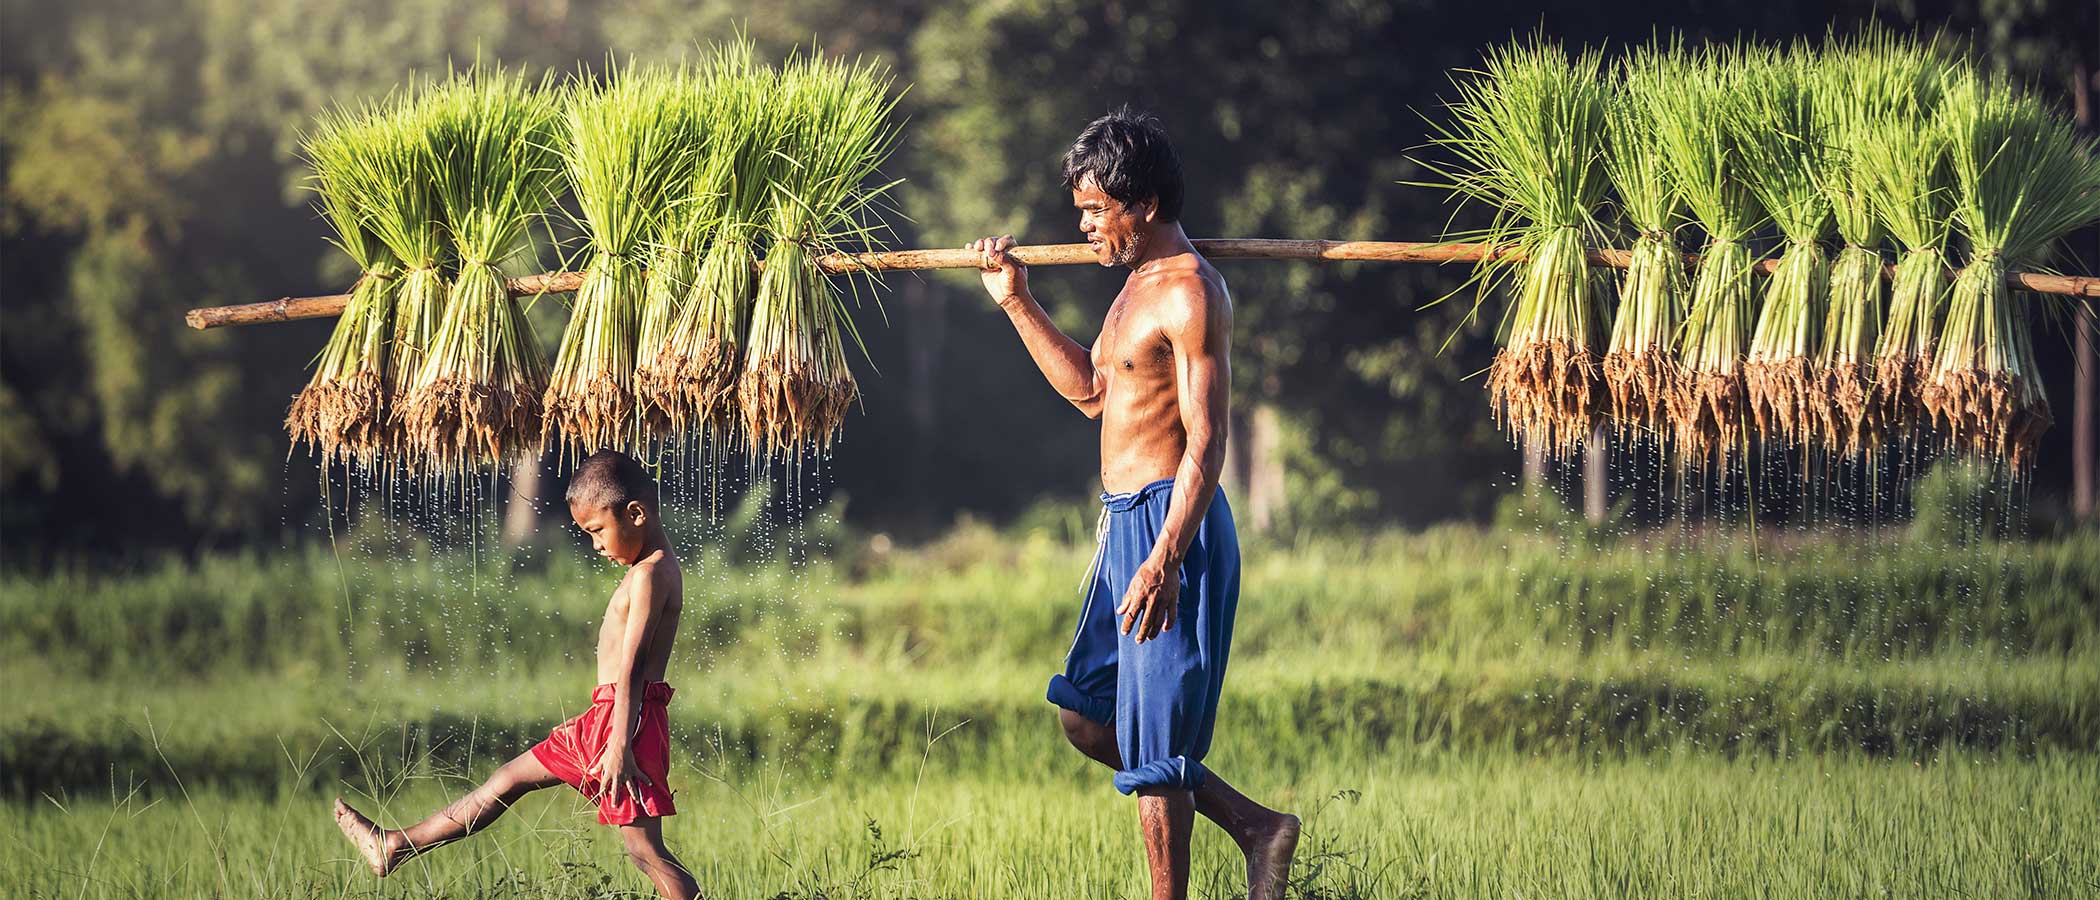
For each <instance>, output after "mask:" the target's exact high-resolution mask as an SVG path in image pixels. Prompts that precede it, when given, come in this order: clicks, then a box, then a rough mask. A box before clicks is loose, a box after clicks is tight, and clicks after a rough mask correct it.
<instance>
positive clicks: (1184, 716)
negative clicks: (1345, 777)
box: [968, 111, 1298, 900]
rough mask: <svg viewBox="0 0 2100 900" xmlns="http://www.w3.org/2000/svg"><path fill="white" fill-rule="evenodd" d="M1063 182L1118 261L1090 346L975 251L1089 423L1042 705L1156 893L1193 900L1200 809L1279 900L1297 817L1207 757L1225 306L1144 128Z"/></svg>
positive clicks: (1216, 684)
mask: <svg viewBox="0 0 2100 900" xmlns="http://www.w3.org/2000/svg"><path fill="white" fill-rule="evenodd" d="M1064 181H1065V186H1066V187H1068V188H1070V189H1071V191H1072V205H1073V206H1075V207H1078V209H1079V230H1080V231H1081V232H1082V233H1084V234H1085V235H1086V239H1087V243H1088V244H1089V245H1090V246H1091V247H1092V248H1093V250H1094V253H1095V255H1096V257H1097V258H1098V259H1099V260H1100V262H1101V265H1103V266H1121V267H1124V268H1127V269H1129V270H1130V277H1129V278H1128V279H1127V280H1126V281H1125V282H1124V283H1123V290H1122V292H1121V293H1119V294H1117V295H1116V299H1115V302H1114V303H1112V304H1110V305H1109V308H1108V318H1107V320H1106V321H1105V322H1103V323H1102V326H1101V336H1100V338H1099V339H1098V340H1096V341H1095V343H1094V347H1093V349H1092V350H1091V351H1089V350H1088V349H1087V348H1085V347H1082V346H1080V345H1079V344H1078V343H1077V342H1075V341H1073V340H1072V339H1071V338H1069V337H1066V336H1065V335H1064V333H1063V332H1060V331H1058V329H1057V326H1055V325H1053V324H1051V322H1050V317H1049V316H1048V315H1047V314H1045V313H1044V312H1043V307H1042V305H1041V304H1039V303H1037V302H1036V300H1035V297H1034V296H1032V295H1031V294H1030V293H1029V291H1028V269H1027V267H1025V266H1022V265H1021V264H1019V263H1017V262H1015V261H1014V260H1013V258H1012V257H1011V256H1010V255H1009V254H1008V253H1007V251H1008V250H1009V249H1011V248H1012V247H1013V246H1014V240H1013V237H1012V236H1011V235H1008V236H1005V237H996V238H984V239H981V240H977V241H972V242H970V244H969V245H968V249H972V250H976V251H978V252H979V253H981V254H983V260H982V262H981V264H980V265H981V266H982V271H981V273H980V274H981V276H982V277H983V280H984V286H985V290H987V291H989V292H990V293H991V295H992V298H993V299H994V300H997V301H998V302H999V308H1001V309H1003V310H1005V311H1006V314H1007V316H1008V317H1009V318H1011V319H1012V320H1013V323H1014V328H1015V330H1017V331H1018V332H1020V335H1021V342H1022V343H1023V344H1026V345H1027V347H1028V353H1029V355H1030V356H1031V357H1033V358H1034V359H1035V364H1036V366H1037V367H1038V368H1040V369H1042V371H1043V377H1045V378H1047V379H1049V381H1050V385H1051V386H1052V387H1054V388H1056V389H1057V392H1058V393H1059V394H1060V395H1062V396H1063V397H1064V398H1065V399H1066V400H1070V401H1071V402H1072V405H1073V406H1076V407H1078V408H1079V411H1080V412H1083V413H1085V414H1086V415H1087V417H1088V418H1097V419H1100V420H1101V485H1102V488H1103V490H1104V493H1102V495H1101V501H1102V504H1103V509H1102V513H1101V525H1100V529H1099V532H1100V547H1099V549H1098V551H1097V553H1096V555H1095V558H1094V564H1093V571H1092V572H1091V573H1090V574H1089V576H1088V585H1087V593H1086V600H1085V602H1084V604H1083V605H1082V607H1081V610H1080V614H1079V625H1078V628H1077V630H1076V631H1075V633H1074V636H1073V642H1072V648H1071V651H1070V652H1069V654H1068V655H1067V657H1066V660H1065V671H1064V673H1063V674H1060V675H1056V676H1053V677H1052V678H1051V679H1050V689H1049V700H1050V702H1052V703H1054V704H1056V705H1058V706H1059V707H1061V708H1060V709H1059V710H1058V717H1059V719H1060V720H1061V721H1062V723H1063V725H1064V729H1065V736H1066V738H1068V739H1069V740H1070V741H1071V742H1072V746H1074V747H1077V748H1078V749H1079V751H1080V752H1082V753H1084V754H1086V755H1087V756H1089V757H1091V758H1093V759H1095V760H1098V761H1100V762H1101V763H1102V764H1103V765H1106V766H1108V767H1109V768H1111V769H1114V770H1116V774H1115V779H1114V781H1115V787H1116V789H1117V790H1118V791H1121V792H1123V793H1125V794H1130V793H1135V794H1137V795H1138V826H1139V832H1140V833H1141V834H1142V836H1143V838H1144V843H1145V856H1146V859H1147V861H1148V863H1149V864H1150V869H1151V875H1152V896H1153V898H1154V900H1181V898H1184V897H1186V896H1187V895H1188V877H1189V831H1190V829H1191V827H1192V824H1193V821H1194V816H1193V813H1202V814H1203V816H1204V817H1205V818H1208V819H1210V820H1211V821H1212V822H1215V823H1217V825H1218V826H1219V827H1220V828H1223V829H1225V833H1226V834H1228V835H1231V836H1232V839H1233V841H1234V842H1235V843H1237V844H1238V845H1239V848H1240V851H1241V852H1242V853H1244V854H1245V855H1246V857H1247V890H1248V895H1249V896H1250V897H1251V898H1253V900H1281V898H1282V897H1283V893H1284V888H1285V886H1286V885H1287V883H1288V882H1289V878H1290V865H1291V855H1292V853H1293V852H1294V851H1295V850H1296V849H1297V846H1298V818H1297V817H1296V816H1292V815H1289V814H1286V813H1281V812H1277V811H1276V810H1272V809H1269V808H1267V807H1265V806H1262V805H1261V804H1259V803H1256V802H1254V801H1253V800H1250V799H1248V798H1247V797H1246V796H1245V795H1243V794H1241V793H1240V792H1238V791H1236V790H1233V788H1232V786H1231V785H1229V784H1226V783H1225V780H1224V779H1223V778H1220V777H1218V774H1217V773H1216V772H1213V771H1211V770H1209V769H1208V768H1207V767H1205V766H1204V765H1203V763H1202V759H1203V755H1204V753H1205V751H1207V750H1208V749H1209V747H1210V736H1211V725H1212V722H1213V719H1214V718H1215V717H1216V714H1217V709H1218V693H1219V689H1220V688H1221V687H1222V686H1223V684H1224V678H1225V658H1226V651H1227V649H1228V647H1229V646H1230V644H1231V640H1232V617H1233V611H1234V609H1235V607H1236V606H1237V605H1238V602H1239V542H1238V539H1237V538H1236V537H1235V536H1234V533H1233V526H1232V511H1231V509H1230V508H1229V507H1228V506H1227V505H1226V502H1225V495H1224V493H1223V492H1222V491H1220V490H1219V489H1218V475H1219V472H1220V471H1221V470H1222V469H1223V467H1224V464H1225V428H1226V409H1227V403H1228V388H1229V387H1230V385H1231V381H1232V379H1231V368H1230V363H1229V361H1228V345H1229V343H1230V340H1231V334H1232V298H1231V296H1230V295H1228V294H1227V293H1226V290H1225V279H1224V277H1223V276H1221V275H1219V274H1218V270H1216V269H1214V268H1212V267H1211V265H1210V263H1209V262H1208V261H1206V260H1204V258H1203V257H1201V256H1199V255H1197V253H1196V249H1195V247H1194V246H1192V245H1191V244H1190V243H1189V240H1188V236H1187V235H1186V234H1184V233H1182V230H1181V223H1180V215H1181V191H1182V188H1181V164H1180V162H1179V160H1178V159H1177V158H1176V156H1175V154H1174V149H1173V147H1172V146H1171V145H1170V144H1169V143H1168V142H1167V135H1166V132H1165V131H1164V130H1163V129H1162V128H1161V127H1160V126H1159V123H1158V122H1157V121H1156V120H1153V119H1152V118H1150V117H1147V116H1139V115H1135V114H1132V113H1130V112H1128V111H1119V112H1116V113H1112V114H1110V115H1107V116H1103V117H1101V118H1099V119H1096V120H1094V122H1093V123H1092V124H1090V125H1088V126H1087V127H1086V130H1085V131H1082V132H1080V134H1079V138H1078V140H1076V141H1074V142H1073V144H1072V148H1071V150H1069V151H1067V152H1066V154H1065V158H1064ZM1110 601H1116V602H1115V605H1114V607H1113V608H1111V607H1110V605H1109V603H1110Z"/></svg>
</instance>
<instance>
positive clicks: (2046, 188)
mask: <svg viewBox="0 0 2100 900" xmlns="http://www.w3.org/2000/svg"><path fill="white" fill-rule="evenodd" d="M1938 122H1939V125H1940V127H1941V128H1944V129H1946V131H1947V136H1948V145H1949V151H1950V154H1949V159H1950V168H1951V170H1952V172H1953V175H1954V205H1953V208H1954V223H1955V229H1956V230H1957V231H1959V232H1960V233H1961V235H1962V237H1963V238H1965V239H1966V240H1967V243H1968V246H1969V260H1968V266H1967V267H1966V268H1963V269H1962V271H1961V273H1960V274H1959V275H1957V276H1956V277H1955V279H1954V293H1953V298H1952V300H1951V301H1950V302H1949V304H1948V309H1947V321H1946V326H1945V328H1943V329H1942V330H1941V332H1940V342H1939V347H1938V352H1937V355H1936V356H1935V357H1934V359H1933V366H1932V372H1931V375H1930V377H1929V379H1928V380H1927V381H1926V383H1925V385H1924V388H1923V390H1922V396H1923V399H1924V402H1925V406H1926V408H1927V409H1928V410H1929V411H1930V412H1931V413H1932V415H1933V416H1934V417H1935V419H1936V420H1937V421H1938V422H1939V423H1941V424H1942V425H1943V426H1944V427H1945V429H1946V430H1947V436H1948V438H1949V439H1950V440H1951V441H1952V442H1953V444H1954V446H1956V447H1958V448H1960V449H1962V450H1965V451H1968V452H1970V453H1973V454H1976V455H1978V456H1982V457H1985V458H1992V459H1995V460H1998V461H2003V462H2005V463H2008V464H2009V465H2010V466H2011V467H2012V468H2013V469H2015V470H2018V469H2020V468H2021V467H2022V466H2023V465H2024V464H2025V463H2027V462H2028V461H2029V460H2031V458H2032V456H2033V451H2034V448H2035V444H2036V443H2037V442H2038V441H2039V440H2040V438H2041V435H2042V433H2043V432H2044V431H2046V430H2047V429H2048V427H2049V425H2050V423H2051V418H2050V414H2049V399H2048V397H2047V395H2045V394H2044V393H2043V391H2042V382H2041V377H2040V372H2039V371H2038V370H2037V369H2036V367H2035V360H2034V346H2033V343H2034V341H2033V329H2032V326H2031V325H2030V323H2029V321H2028V317H2027V315H2026V312H2027V311H2026V301H2025V300H2024V299H2022V298H2016V297H2015V295H2014V294H2013V292H2012V290H2011V289H2009V288H2008V287H2007V286H2006V283H2005V276H2006V273H2007V272H2008V271H2015V270H2019V269H2034V268H2039V267H2041V266H2043V265H2044V264H2045V263H2047V262H2048V255H2049V253H2050V251H2051V250H2052V249H2053V247H2054V245H2055V243H2056V242H2057V241H2058V240H2059V239H2060V238H2062V237H2063V236H2064V235H2066V234H2068V233H2070V232H2071V231H2073V230H2075V229H2077V228H2079V227H2081V226H2083V225H2085V224H2087V223H2089V222H2093V221H2095V220H2100V160H2096V159H2095V146H2094V142H2093V141H2092V140H2091V139H2090V138H2084V137H2081V136H2080V135H2079V134H2078V132H2077V130H2076V127H2075V126H2074V125H2072V123H2071V122H2070V120H2069V118H2068V117H2066V116H2064V115H2063V114H2062V113H2060V112H2058V111H2056V110H2054V109H2051V108H2050V107H2048V106H2047V105H2045V104H2044V103H2043V102H2042V101H2041V100H2039V99H2038V98H2036V97H2034V96H2032V95H2030V94H2028V93H2026V92H2024V91H2021V90H2019V89H2017V88H2015V87H2014V86H2013V85H2011V84H2010V83H2008V82H2006V81H2005V80H2004V79H2002V78H1993V77H1987V76H1983V75H1978V74H1975V73H1972V72H1962V73H1960V74H1959V75H1957V76H1956V77H1954V78H1951V79H1949V82H1948V85H1947V90H1946V92H1945V94H1944V97H1943V100H1942V102H1941V104H1940V108H1939V118H1938Z"/></svg>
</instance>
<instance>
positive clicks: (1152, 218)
mask: <svg viewBox="0 0 2100 900" xmlns="http://www.w3.org/2000/svg"><path fill="white" fill-rule="evenodd" d="M1135 205H1137V206H1141V207H1144V214H1143V215H1140V216H1138V218H1140V219H1142V220H1144V222H1145V224H1147V225H1157V224H1159V198H1158V197H1154V198H1152V199H1150V200H1139V201H1138V202H1137V203H1136V204H1135ZM1132 211H1133V212H1135V211H1136V210H1132Z"/></svg>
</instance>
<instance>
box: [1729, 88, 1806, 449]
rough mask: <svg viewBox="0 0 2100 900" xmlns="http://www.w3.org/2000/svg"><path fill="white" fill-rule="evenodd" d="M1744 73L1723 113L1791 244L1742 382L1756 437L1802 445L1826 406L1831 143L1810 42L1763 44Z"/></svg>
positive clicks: (1748, 171) (1755, 185) (1768, 295)
mask: <svg viewBox="0 0 2100 900" xmlns="http://www.w3.org/2000/svg"><path fill="white" fill-rule="evenodd" d="M1742 66H1743V81H1742V83H1741V85H1740V87H1739V90H1738V91H1737V92H1736V93H1735V95H1734V98H1733V99H1734V102H1731V103H1729V104H1727V105H1726V106H1725V107H1724V109H1725V110H1726V113H1725V115H1726V117H1727V120H1728V123H1729V128H1730V130H1732V131H1733V132H1734V134H1735V139H1736V146H1737V147H1738V148H1739V149H1740V150H1741V152H1742V158H1743V172H1744V174H1745V175H1746V176H1747V178H1748V181H1749V185H1750V190H1751V191H1753V192H1754V193H1756V194H1757V199H1758V203H1760V204H1761V205H1763V206H1764V208H1765V211H1766V213H1767V214H1768V215H1770V216H1771V217H1772V224H1773V225H1774V226H1775V227H1777V228H1778V229H1779V233H1780V237H1781V239H1782V240H1784V241H1785V244H1786V247H1785V250H1784V251H1783V252H1781V254H1780V256H1779V267H1778V268H1777V269H1774V270H1773V272H1772V278H1771V280H1769V281H1767V282H1766V283H1765V298H1764V305H1763V306H1762V308H1761V309H1760V310H1759V313H1758V317H1757V328H1756V331H1755V332H1754V333H1752V334H1751V336H1750V351H1749V354H1748V355H1747V356H1746V357H1745V359H1744V361H1743V387H1744V390H1745V392H1746V395H1747V397H1748V399H1749V401H1750V413H1751V419H1752V421H1753V422H1754V423H1755V425H1756V426H1757V432H1758V435H1759V437H1761V438H1764V439H1767V440H1780V441H1788V442H1800V443H1802V444H1804V445H1805V444H1806V443H1807V442H1808V441H1809V439H1810V438H1811V437H1812V436H1814V434H1815V427H1816V425H1817V422H1818V417H1817V415H1816V413H1815V412H1814V411H1815V410H1817V409H1820V408H1821V407H1822V406H1823V402H1822V400H1821V394H1822V390H1821V385H1820V384H1819V382H1818V378H1817V375H1816V372H1815V370H1814V367H1813V365H1812V360H1811V358H1812V357H1813V355H1814V354H1815V353H1816V350H1817V347H1818V341H1819V339H1820V335H1819V330H1820V327H1821V325H1822V323H1823V316H1824V305H1825V300H1826V298H1827V296H1828V294H1829V291H1830V260H1829V256H1828V255H1827V254H1826V253H1825V252H1824V250H1823V244H1822V242H1823V241H1824V240H1825V239H1827V238H1828V237H1829V236H1830V231H1831V225H1832V222H1833V219H1832V215H1831V204H1830V197H1829V195H1828V194H1826V193H1824V191H1823V188H1822V186H1821V184H1820V181H1821V180H1822V179H1824V178H1825V177H1826V175H1825V173H1826V172H1827V171H1829V168H1830V156H1831V154H1830V141H1829V138H1828V136H1827V135H1825V134H1824V132H1823V129H1822V127H1821V123H1820V122H1819V121H1818V119H1817V116H1816V96H1817V93H1818V91H1817V88H1818V85H1817V80H1816V63H1815V59H1814V57H1813V56H1812V55H1811V54H1810V53H1809V52H1808V51H1807V50H1806V49H1804V48H1801V47H1795V48H1793V49H1790V50H1784V51H1781V50H1758V51H1754V52H1751V53H1748V54H1745V56H1744V58H1743V60H1742Z"/></svg>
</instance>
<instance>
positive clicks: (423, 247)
mask: <svg viewBox="0 0 2100 900" xmlns="http://www.w3.org/2000/svg"><path fill="white" fill-rule="evenodd" d="M429 124H430V122H429V110H428V108H427V107H426V106H424V105H423V104H422V103H421V102H420V101H419V100H418V97H417V93H416V90H415V89H414V88H411V89H409V90H408V91H404V92H402V93H398V94H395V95H394V96H392V97H390V98H388V100H387V101H386V103H385V112H384V115H382V116H380V117H378V118H377V119H375V120H374V122H373V123H372V127H373V128H374V129H375V131H377V132H379V133H381V134H383V138H375V140H374V142H373V146H372V152H371V153H370V154H369V155H368V157H367V163H366V165H363V166H359V167H357V168H354V169H351V170H349V171H348V173H347V174H348V175H349V176H350V177H352V178H353V179H354V180H355V182H356V185H357V187H356V192H357V196H359V197H361V198H362V203H363V207H364V210H365V218H364V224H365V227H367V228H370V229H371V230H372V233H373V235H374V236H375V237H377V239H378V240H379V241H380V243H382V244H384V245H386V248H387V249H388V250H389V251H391V252H392V253H393V255H394V258H395V259H396V260H398V261H399V263H400V267H401V274H400V278H399V279H398V282H397V287H396V290H395V291H394V305H393V330H392V334H391V336H390V338H389V341H388V360H387V367H388V368H387V376H386V394H387V405H388V407H389V408H388V410H387V416H386V420H385V423H384V434H383V436H382V440H383V443H384V445H385V452H386V455H387V456H388V458H389V460H390V462H391V464H392V465H394V466H399V465H403V464H405V463H406V462H408V461H409V460H410V458H411V457H410V454H409V453H408V441H407V432H406V431H405V430H404V428H403V427H402V426H403V419H402V417H401V415H400V414H399V412H400V403H401V400H402V398H403V397H406V396H407V395H408V392H409V389H410V388H411V387H413V386H414V384H415V379H416V376H417V374H418V373H419V372H420V371H421V370H422V366H423V361H424V359H425V358H426V357H427V356H428V354H429V351H430V347H431V344H432V343H433V342H434V341H435V340H436V338H437V323H438V319H439V317H440V313H441V312H442V310H443V309H444V306H445V294H446V292H447V290H448V289H449V285H448V282H447V279H446V274H445V270H446V269H447V268H448V267H449V266H450V265H451V259H450V251H449V247H448V246H447V244H446V241H445V234H444V223H443V221H442V215H441V211H440V209H439V206H438V199H437V181H436V177H437V167H438V166H439V165H440V164H441V162H442V160H441V159H440V158H439V157H438V154H437V151H436V149H435V147H434V146H433V145H432V143H431V134H430V127H429Z"/></svg>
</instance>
